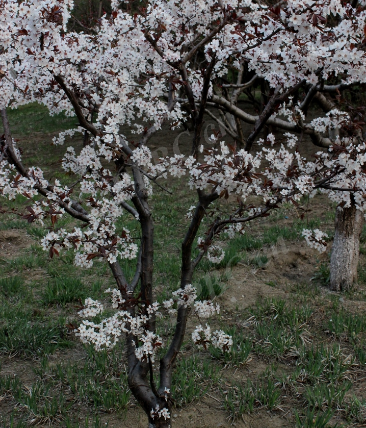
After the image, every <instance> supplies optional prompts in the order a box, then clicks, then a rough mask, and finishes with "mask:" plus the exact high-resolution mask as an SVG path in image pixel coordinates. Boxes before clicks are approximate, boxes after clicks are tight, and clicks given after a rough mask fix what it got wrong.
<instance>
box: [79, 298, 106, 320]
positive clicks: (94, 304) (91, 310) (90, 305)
mask: <svg viewBox="0 0 366 428" xmlns="http://www.w3.org/2000/svg"><path fill="white" fill-rule="evenodd" d="M103 309H104V308H103V305H102V304H101V303H100V302H98V301H97V300H93V299H91V298H90V297H88V298H87V299H85V304H84V309H82V310H81V311H79V316H80V317H82V318H93V317H95V316H96V315H98V314H100V313H101V312H103Z"/></svg>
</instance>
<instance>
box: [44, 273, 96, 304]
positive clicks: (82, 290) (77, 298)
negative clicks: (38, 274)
mask: <svg viewBox="0 0 366 428" xmlns="http://www.w3.org/2000/svg"><path fill="white" fill-rule="evenodd" d="M87 296H88V291H87V289H86V287H85V285H84V284H83V282H82V281H81V280H80V278H71V277H66V278H54V279H53V280H52V281H49V282H48V284H47V286H46V287H45V289H44V291H43V295H42V302H43V304H45V305H54V304H56V305H65V304H66V303H72V302H79V303H80V304H82V303H83V299H85V298H86V297H87Z"/></svg>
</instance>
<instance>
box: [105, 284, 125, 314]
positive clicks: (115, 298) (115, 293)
mask: <svg viewBox="0 0 366 428" xmlns="http://www.w3.org/2000/svg"><path fill="white" fill-rule="evenodd" d="M105 293H110V294H111V300H112V308H113V309H118V308H119V307H120V306H121V305H123V303H125V300H124V299H123V298H122V295H121V292H120V290H117V289H116V288H113V289H110V288H108V289H107V290H105Z"/></svg>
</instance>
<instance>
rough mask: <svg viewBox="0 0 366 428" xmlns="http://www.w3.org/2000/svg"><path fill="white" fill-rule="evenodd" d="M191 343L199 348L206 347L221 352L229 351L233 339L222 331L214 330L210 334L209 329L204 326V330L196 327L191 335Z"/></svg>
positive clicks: (200, 326) (201, 327) (199, 326)
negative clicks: (211, 347) (209, 346)
mask: <svg viewBox="0 0 366 428" xmlns="http://www.w3.org/2000/svg"><path fill="white" fill-rule="evenodd" d="M192 340H193V342H194V343H195V344H196V345H197V346H198V347H200V348H204V349H206V348H207V346H208V345H212V346H214V347H215V348H218V349H220V350H221V351H223V352H228V351H230V349H231V347H232V345H233V339H232V337H231V336H229V335H228V334H226V333H225V332H224V331H222V330H215V331H213V332H212V333H211V328H210V326H209V325H207V324H206V328H204V327H203V326H202V325H198V326H197V327H196V328H195V330H194V332H193V333H192Z"/></svg>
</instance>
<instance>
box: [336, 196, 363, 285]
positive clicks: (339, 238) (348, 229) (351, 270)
mask: <svg viewBox="0 0 366 428" xmlns="http://www.w3.org/2000/svg"><path fill="white" fill-rule="evenodd" d="M362 225H363V215H362V213H361V211H359V210H357V209H356V206H355V205H354V204H352V205H351V207H350V208H342V207H338V208H337V211H336V219H335V235H334V242H333V248H332V255H331V259H330V288H331V290H334V291H347V290H349V289H350V288H351V287H352V286H353V284H354V283H355V282H356V281H357V266H358V258H359V248H360V234H361V231H362Z"/></svg>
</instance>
